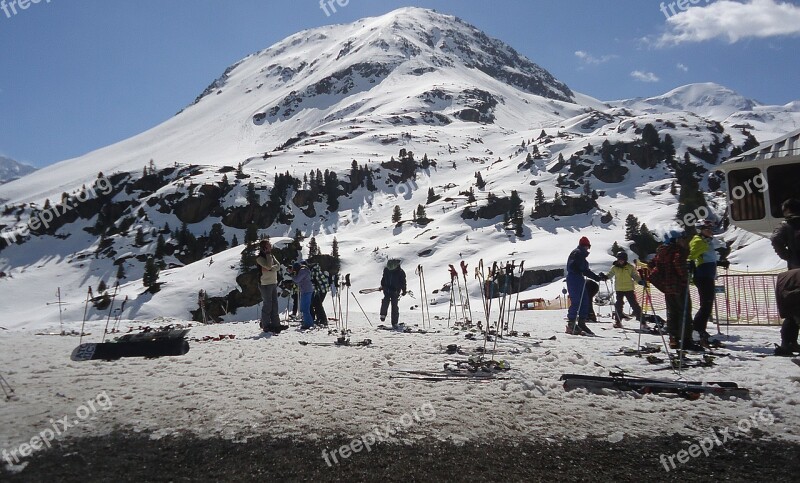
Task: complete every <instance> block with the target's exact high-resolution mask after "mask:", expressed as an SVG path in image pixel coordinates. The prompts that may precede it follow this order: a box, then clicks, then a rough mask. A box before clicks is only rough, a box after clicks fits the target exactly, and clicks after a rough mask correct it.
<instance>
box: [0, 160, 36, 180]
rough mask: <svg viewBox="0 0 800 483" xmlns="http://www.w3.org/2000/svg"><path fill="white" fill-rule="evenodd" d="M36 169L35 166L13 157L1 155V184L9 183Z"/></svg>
mask: <svg viewBox="0 0 800 483" xmlns="http://www.w3.org/2000/svg"><path fill="white" fill-rule="evenodd" d="M34 171H36V168H34V167H33V166H28V165H27V164H23V163H20V162H18V161H14V160H13V159H11V158H7V157H5V156H0V184H3V183H8V182H9V181H13V180H15V179H17V178H21V177H23V176H25V175H26V174H30V173H33V172H34Z"/></svg>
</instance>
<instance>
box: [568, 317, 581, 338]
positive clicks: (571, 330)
mask: <svg viewBox="0 0 800 483" xmlns="http://www.w3.org/2000/svg"><path fill="white" fill-rule="evenodd" d="M564 332H566V333H567V334H570V335H582V331H581V328H580V327H579V326H578V324H576V323H575V321H574V320H567V328H566V329H565V330H564Z"/></svg>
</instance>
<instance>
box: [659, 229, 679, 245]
mask: <svg viewBox="0 0 800 483" xmlns="http://www.w3.org/2000/svg"><path fill="white" fill-rule="evenodd" d="M683 236H684V232H683V230H670V231H668V232H667V233H665V234H664V244H668V243H672V242H674V241H675V240H677V239H678V238H683Z"/></svg>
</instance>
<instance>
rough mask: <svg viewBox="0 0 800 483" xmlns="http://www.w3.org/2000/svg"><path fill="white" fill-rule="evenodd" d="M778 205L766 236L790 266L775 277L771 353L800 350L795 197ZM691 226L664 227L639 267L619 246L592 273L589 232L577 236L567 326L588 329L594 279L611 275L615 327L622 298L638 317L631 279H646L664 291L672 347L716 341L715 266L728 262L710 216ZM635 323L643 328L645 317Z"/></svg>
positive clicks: (799, 234) (701, 346) (799, 236)
mask: <svg viewBox="0 0 800 483" xmlns="http://www.w3.org/2000/svg"><path fill="white" fill-rule="evenodd" d="M782 209H783V215H784V217H785V219H786V221H785V222H784V223H783V224H782V225H781V226H780V227H779V228H778V229H777V230H776V231H775V233H774V234H773V236H772V238H771V240H772V245H773V247H774V248H775V252H776V253H777V254H778V256H779V257H780V258H782V259H783V260H786V262H787V264H788V268H789V270H788V271H787V272H784V273H782V274H780V275H779V276H778V281H777V287H776V299H777V305H778V310H779V312H780V315H781V317H783V318H784V322H783V326H782V328H781V345H780V346H779V347H778V348H776V350H775V354H776V355H784V356H791V355H792V354H793V353H796V352H800V345H798V332H800V200H797V199H790V200H787V201H785V202H784V203H783V205H782ZM694 228H695V230H696V234H694V235H693V236H692V237H691V238H690V237H689V236H688V234H687V232H686V230H683V229H675V230H671V231H669V232H667V233H666V235H665V236H664V241H663V244H661V245H660V246H659V247H658V249H657V251H656V254H655V256H654V257H653V259H652V260H651V261H650V262H649V263H648V267H647V268H646V269H643V270H641V271H640V270H637V269H636V268H635V267H634V266H633V265H631V264H630V263H628V255H627V253H626V252H624V251H620V252H619V253H618V254H617V260H616V261H615V262H614V264H613V265H612V266H611V269H610V270H609V273H608V275H606V274H604V273H602V272H601V273H600V274H595V273H594V272H593V271H592V270H591V269H590V268H589V263H588V261H587V257H588V255H589V249H590V248H591V243H590V242H589V239H588V238H586V237H582V238H581V239H580V241H579V242H578V246H577V248H575V249H574V250H573V251H572V252H571V253H570V255H569V258H568V260H567V266H566V282H567V292H568V293H569V297H570V305H569V309H568V311H567V327H566V332H567V333H569V334H578V335H593V332H592V331H591V329H589V327H588V326H587V325H586V322H587V321H591V320H592V315H591V308H592V299H593V297H594V295H595V294H596V293H597V288H596V287H597V286H598V282H601V281H607V280H609V279H612V278H613V279H615V281H616V283H615V290H616V303H615V305H614V314H613V317H614V321H615V322H614V326H615V327H622V318H623V311H622V310H623V305H624V302H625V300H627V301H628V303H629V304H630V306H631V309H632V315H633V317H636V318H637V319H639V320H640V321H641V320H643V319H642V309H641V306H640V305H639V303H638V302H637V300H636V296H635V294H634V290H633V289H634V283H638V284H640V285H643V286H645V287H647V286H648V285H647V284H648V283H650V284H652V285H653V286H654V287H656V288H657V289H658V290H660V291H661V292H662V293H663V294H664V298H665V302H666V312H667V320H666V326H667V327H666V330H667V332H668V333H669V345H670V348H671V349H684V350H696V351H701V350H705V349H707V348H710V347H713V346H715V345H717V344H718V342H717V341H714V340H712V339H711V336H710V334H709V333H708V330H707V327H708V321H709V319H710V318H711V313H712V311H713V308H714V300H715V297H716V290H715V280H716V278H717V267H723V268H727V267H728V266H729V265H730V262H728V261H727V260H725V259H723V258H722V257H721V256H720V253H719V251H720V249H721V248H722V247H723V245H722V244H721V243H720V242H719V241H718V240H717V239H715V238H714V224H713V223H712V222H710V221H708V220H700V221H698V222H697V223H696V224H695V226H694ZM643 275H644V277H643ZM690 284H694V285H695V287H696V288H697V293H698V298H699V305H700V306H699V308H698V309H697V312H696V313H695V315H694V317H692V316H691V312H692V300H691V297H690V296H689V286H690ZM646 290H647V288H645V291H646ZM640 328H641V329H648V327H647V326H646V324H644V323H642V327H640ZM693 332H697V333H698V335H699V340H698V341H695V340H694V338H693V336H692V333H693Z"/></svg>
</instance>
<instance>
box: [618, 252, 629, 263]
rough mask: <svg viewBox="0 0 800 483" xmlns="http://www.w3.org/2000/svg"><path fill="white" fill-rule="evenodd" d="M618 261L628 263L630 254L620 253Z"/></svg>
mask: <svg viewBox="0 0 800 483" xmlns="http://www.w3.org/2000/svg"><path fill="white" fill-rule="evenodd" d="M617 260H623V261H626V262H627V261H628V252H619V253H617Z"/></svg>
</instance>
